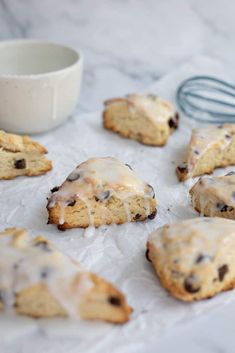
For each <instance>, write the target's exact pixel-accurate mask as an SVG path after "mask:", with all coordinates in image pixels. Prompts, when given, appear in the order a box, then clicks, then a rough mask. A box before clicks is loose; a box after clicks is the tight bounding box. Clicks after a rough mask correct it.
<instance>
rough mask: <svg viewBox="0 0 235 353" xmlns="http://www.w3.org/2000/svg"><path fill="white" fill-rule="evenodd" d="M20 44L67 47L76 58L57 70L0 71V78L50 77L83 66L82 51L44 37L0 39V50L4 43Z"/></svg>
mask: <svg viewBox="0 0 235 353" xmlns="http://www.w3.org/2000/svg"><path fill="white" fill-rule="evenodd" d="M20 44H46V45H48V44H49V45H52V46H57V47H61V48H64V49H68V50H70V51H72V52H73V53H74V54H75V55H76V57H77V58H76V60H75V62H74V63H72V64H71V65H68V66H66V67H64V68H61V69H57V70H53V71H48V72H43V73H40V74H22V75H21V74H1V73H0V80H2V79H4V80H5V79H7V80H15V79H17V80H21V79H22V80H23V79H24V80H27V79H30V80H31V79H41V78H45V77H50V76H58V75H61V74H62V73H66V72H67V71H70V70H71V69H73V68H74V67H76V66H78V65H80V66H81V68H82V67H83V62H84V55H83V52H82V51H80V50H79V51H78V50H76V49H74V48H73V47H71V46H69V45H66V44H62V43H59V42H54V41H50V40H49V41H48V40H44V39H27V38H26V39H24V38H23V39H13V40H12V39H10V40H2V41H0V50H1V47H2V46H4V45H7V46H8V45H20Z"/></svg>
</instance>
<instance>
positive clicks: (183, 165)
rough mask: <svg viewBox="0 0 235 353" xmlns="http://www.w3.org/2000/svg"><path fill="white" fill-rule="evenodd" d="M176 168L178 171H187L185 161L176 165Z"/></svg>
mask: <svg viewBox="0 0 235 353" xmlns="http://www.w3.org/2000/svg"><path fill="white" fill-rule="evenodd" d="M177 169H178V171H179V172H180V173H188V167H187V165H186V163H182V164H180V165H178V167H177Z"/></svg>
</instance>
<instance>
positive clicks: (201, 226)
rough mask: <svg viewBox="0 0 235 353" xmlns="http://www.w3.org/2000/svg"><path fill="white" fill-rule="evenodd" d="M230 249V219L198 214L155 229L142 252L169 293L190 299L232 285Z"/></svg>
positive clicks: (233, 236)
mask: <svg viewBox="0 0 235 353" xmlns="http://www.w3.org/2000/svg"><path fill="white" fill-rule="evenodd" d="M233 249H235V222H234V221H232V220H229V219H223V218H217V217H215V218H206V217H200V218H194V219H189V220H185V221H179V222H177V223H173V224H170V225H165V226H163V227H161V228H159V229H157V230H156V231H155V232H153V233H152V234H151V235H150V237H149V240H148V243H147V253H146V255H147V257H148V259H149V260H150V261H151V262H152V265H153V267H154V269H155V271H156V273H157V275H158V277H159V279H160V282H161V284H162V285H163V287H164V288H166V289H167V290H168V291H169V292H170V294H171V295H172V296H173V297H175V298H177V299H180V300H183V301H193V300H200V299H206V298H210V297H213V296H214V295H216V294H217V293H219V292H222V291H226V290H229V289H232V288H234V286H235V261H234V251H233Z"/></svg>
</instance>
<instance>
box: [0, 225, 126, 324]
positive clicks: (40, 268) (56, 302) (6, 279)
mask: <svg viewBox="0 0 235 353" xmlns="http://www.w3.org/2000/svg"><path fill="white" fill-rule="evenodd" d="M3 308H4V309H6V310H7V309H8V308H9V309H12V308H14V310H15V312H16V313H17V314H20V315H28V316H33V317H51V316H71V317H80V318H82V319H99V320H105V321H109V322H114V323H124V322H126V321H128V319H129V316H130V313H131V312H132V309H131V308H130V307H129V306H128V305H127V303H126V300H125V297H124V295H123V294H122V293H121V292H119V291H118V290H117V289H116V288H115V287H114V286H113V285H112V284H110V283H109V282H106V281H105V280H104V279H102V278H101V277H99V276H97V275H95V274H93V273H91V272H86V271H84V270H83V269H81V267H80V265H79V264H78V263H77V262H75V261H74V260H72V259H71V258H69V257H68V256H66V255H64V254H62V253H61V252H60V251H58V250H57V249H56V248H55V247H54V246H53V245H52V244H51V243H49V242H48V241H47V239H46V238H44V237H42V236H39V237H36V238H32V237H30V236H29V235H28V234H27V232H26V231H25V230H23V229H17V228H10V229H6V230H5V231H4V232H2V233H0V309H3Z"/></svg>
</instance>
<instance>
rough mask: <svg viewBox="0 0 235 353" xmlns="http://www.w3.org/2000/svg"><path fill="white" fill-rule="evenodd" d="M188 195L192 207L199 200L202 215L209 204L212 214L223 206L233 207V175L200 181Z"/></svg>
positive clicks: (234, 199)
mask: <svg viewBox="0 0 235 353" xmlns="http://www.w3.org/2000/svg"><path fill="white" fill-rule="evenodd" d="M190 193H191V194H192V202H193V205H195V200H196V199H198V200H199V203H200V208H201V212H202V213H203V212H204V210H205V208H206V207H207V205H208V204H209V203H210V207H212V209H211V211H212V212H213V211H217V212H218V211H221V209H223V207H224V206H231V207H235V174H232V175H225V176H222V177H206V178H203V179H200V180H198V182H197V183H196V184H195V185H194V186H193V188H192V189H191V191H190Z"/></svg>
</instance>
